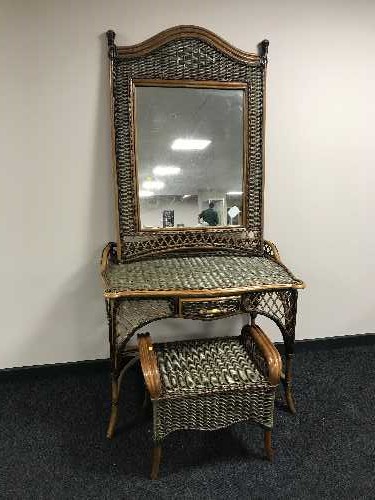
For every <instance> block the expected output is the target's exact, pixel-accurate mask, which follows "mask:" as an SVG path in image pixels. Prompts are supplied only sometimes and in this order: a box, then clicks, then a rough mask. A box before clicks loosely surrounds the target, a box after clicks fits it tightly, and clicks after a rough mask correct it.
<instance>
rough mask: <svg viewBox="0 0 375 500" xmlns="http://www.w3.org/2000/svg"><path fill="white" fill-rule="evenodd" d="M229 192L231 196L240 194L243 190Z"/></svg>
mask: <svg viewBox="0 0 375 500" xmlns="http://www.w3.org/2000/svg"><path fill="white" fill-rule="evenodd" d="M227 194H229V196H239V195H240V194H242V191H228V192H227Z"/></svg>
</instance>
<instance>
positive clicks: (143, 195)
mask: <svg viewBox="0 0 375 500" xmlns="http://www.w3.org/2000/svg"><path fill="white" fill-rule="evenodd" d="M154 195H155V193H154V192H153V191H146V190H145V189H141V190H140V191H139V197H140V198H151V196H154Z"/></svg>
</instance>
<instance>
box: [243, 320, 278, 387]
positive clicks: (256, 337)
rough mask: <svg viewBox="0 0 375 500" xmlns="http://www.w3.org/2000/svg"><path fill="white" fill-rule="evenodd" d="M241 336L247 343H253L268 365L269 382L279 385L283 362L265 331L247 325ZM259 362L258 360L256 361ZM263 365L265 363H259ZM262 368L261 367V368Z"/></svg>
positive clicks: (255, 326) (266, 374) (256, 326)
mask: <svg viewBox="0 0 375 500" xmlns="http://www.w3.org/2000/svg"><path fill="white" fill-rule="evenodd" d="M241 336H242V338H243V339H244V340H245V341H247V342H248V341H249V340H250V343H251V342H253V344H254V345H253V347H256V350H257V351H258V352H259V353H260V354H261V358H262V360H263V361H264V363H265V365H266V370H264V371H266V372H267V373H264V375H265V376H267V378H268V381H269V383H270V384H272V385H278V384H279V382H280V376H281V370H282V362H281V358H280V354H279V351H278V350H277V349H276V347H275V346H274V345H273V343H272V342H271V341H270V339H269V338H268V337H267V335H266V334H265V333H264V332H263V330H262V329H261V328H260V327H259V326H258V325H245V326H244V327H243V328H242V330H241ZM254 361H255V362H257V360H256V359H254ZM257 364H263V363H257ZM259 368H261V366H259Z"/></svg>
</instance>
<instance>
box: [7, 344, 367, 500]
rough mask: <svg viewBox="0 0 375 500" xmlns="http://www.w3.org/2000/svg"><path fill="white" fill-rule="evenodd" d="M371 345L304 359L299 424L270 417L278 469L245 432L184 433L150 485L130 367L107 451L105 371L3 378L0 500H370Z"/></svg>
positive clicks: (44, 371) (305, 354)
mask: <svg viewBox="0 0 375 500" xmlns="http://www.w3.org/2000/svg"><path fill="white" fill-rule="evenodd" d="M374 355H375V345H362V346H357V347H355V346H349V347H336V348H333V349H324V348H322V349H317V350H316V349H315V350H311V351H309V350H302V352H299V353H297V355H296V360H295V374H294V375H295V384H294V389H295V396H296V403H297V409H298V413H297V415H296V416H292V415H290V414H288V413H287V412H286V411H285V409H284V407H283V404H282V403H281V402H280V403H279V404H278V408H277V416H276V426H275V429H274V438H273V444H274V447H275V448H276V455H275V462H274V463H273V464H270V463H268V462H267V461H266V460H264V458H263V434H262V430H261V429H259V428H257V427H256V426H253V425H251V424H248V423H241V424H236V425H234V426H232V427H230V428H228V429H225V430H222V431H215V432H196V431H185V432H176V433H174V434H172V435H170V436H169V437H168V438H167V439H166V441H165V445H164V449H163V457H162V464H161V470H160V479H159V480H158V481H150V480H149V479H148V477H149V472H150V459H151V455H150V452H151V446H152V439H151V437H152V430H151V428H152V426H151V418H150V416H149V415H148V416H146V417H143V418H142V417H141V416H139V412H138V410H139V408H140V405H141V402H142V397H143V386H142V381H141V376H140V372H139V368H138V367H134V369H131V370H130V372H129V374H128V376H127V378H126V380H125V383H124V385H123V391H122V401H121V405H120V409H121V418H120V422H119V427H118V432H117V434H116V436H115V438H114V439H113V440H112V441H109V440H107V439H106V437H105V433H106V425H107V418H108V414H109V377H108V365H107V364H106V363H96V364H95V363H94V364H92V365H77V366H74V365H73V366H72V365H70V366H66V367H56V368H54V367H52V368H41V369H31V370H21V371H10V372H2V373H0V498H4V499H8V498H9V499H21V498H22V499H28V498H32V499H34V498H38V499H39V498H40V499H42V498H43V499H51V498H53V499H55V498H56V499H60V498H61V499H65V498H66V499H80V498H84V499H91V498H98V499H122V498H129V499H130V498H131V499H138V498H139V499H162V498H163V499H164V498H165V499H170V498H179V499H185V498H186V499H188V498H189V499H214V498H222V499H232V498H233V499H234V498H236V499H237V498H244V499H253V498H254V499H279V498H280V499H281V498H288V499H325V498H330V499H332V498H340V499H346V498H350V499H361V498H375V432H374V424H375V422H374V408H375V405H374V403H375V396H374V395H375V392H374V391H375V377H374V375H375V356H374Z"/></svg>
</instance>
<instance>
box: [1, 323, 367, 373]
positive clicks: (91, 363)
mask: <svg viewBox="0 0 375 500" xmlns="http://www.w3.org/2000/svg"><path fill="white" fill-rule="evenodd" d="M374 344H375V333H363V334H358V335H343V336H340V337H325V338H319V339H306V340H297V341H296V342H295V352H296V354H297V355H298V353H299V352H314V351H324V350H331V349H339V348H345V347H360V346H366V345H374ZM276 347H277V348H278V350H279V351H280V353H281V354H283V352H284V344H283V343H281V342H280V343H276ZM109 368H110V364H109V359H92V360H84V361H70V362H67V363H54V364H46V365H32V366H21V367H14V368H3V369H0V379H1V380H4V379H5V378H7V377H14V376H19V375H20V376H23V375H26V374H29V375H31V374H32V375H33V376H41V377H43V376H45V375H46V374H48V375H49V376H53V375H54V374H56V375H57V374H61V372H63V371H66V372H70V373H73V372H76V373H77V375H78V374H79V373H81V372H83V371H84V372H87V371H98V370H103V371H105V372H109Z"/></svg>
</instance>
